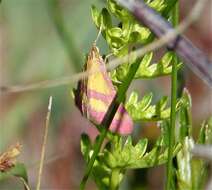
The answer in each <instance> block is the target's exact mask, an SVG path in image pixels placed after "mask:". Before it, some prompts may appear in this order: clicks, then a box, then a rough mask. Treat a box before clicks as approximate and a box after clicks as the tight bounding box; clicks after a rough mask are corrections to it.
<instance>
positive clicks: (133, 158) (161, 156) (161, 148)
mask: <svg viewBox="0 0 212 190" xmlns="http://www.w3.org/2000/svg"><path fill="white" fill-rule="evenodd" d="M97 138H98V137H97ZM163 138H164V136H163V134H162V135H161V138H159V139H158V141H157V142H156V144H155V146H154V147H153V148H152V150H150V151H148V150H147V145H148V140H147V139H141V140H139V142H138V143H137V144H136V145H133V143H132V138H131V137H130V136H129V137H128V138H127V139H126V140H124V137H118V136H115V135H114V136H113V138H112V139H111V141H110V142H109V143H108V144H107V145H106V146H105V148H104V150H103V151H102V152H101V153H99V155H98V156H97V158H96V161H95V163H94V166H93V171H92V177H93V178H94V180H95V181H96V183H97V185H98V186H99V189H108V188H109V185H110V180H111V179H110V178H111V173H112V171H114V170H116V169H118V170H119V171H120V174H119V181H120V182H121V179H122V177H123V176H124V173H125V171H126V170H127V169H138V168H149V167H153V166H157V165H161V164H163V163H165V162H166V161H167V158H168V154H167V153H168V150H167V147H166V145H165V144H164V143H163ZM94 146H95V143H93V144H92V143H91V141H90V139H89V137H88V136H87V135H85V134H84V135H82V138H81V152H82V153H83V156H84V158H85V160H86V161H87V162H88V161H89V159H90V158H91V155H92V153H93V151H94ZM180 148H181V145H180V144H176V145H175V148H174V155H176V154H177V152H178V151H179V150H180ZM174 155H173V156H174Z"/></svg>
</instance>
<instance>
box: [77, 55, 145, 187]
mask: <svg viewBox="0 0 212 190" xmlns="http://www.w3.org/2000/svg"><path fill="white" fill-rule="evenodd" d="M140 63H141V60H140V59H138V60H137V61H136V63H135V64H132V65H131V68H130V72H129V73H128V75H127V76H126V80H125V82H124V83H123V84H122V85H121V86H120V88H119V90H118V93H117V96H116V98H115V99H114V101H113V102H112V103H111V106H110V108H109V109H108V112H107V113H106V117H105V119H104V121H103V123H102V124H101V125H100V126H98V128H102V131H101V133H100V136H99V140H98V141H97V143H96V144H95V147H94V152H93V154H92V156H91V159H90V160H89V162H88V165H87V168H86V170H85V174H84V177H83V179H82V181H81V183H80V190H84V189H85V185H86V182H87V180H88V177H89V175H90V173H91V170H92V168H93V164H94V162H95V160H96V157H97V155H98V153H99V151H100V149H101V146H102V144H103V141H104V139H105V137H106V135H107V130H108V128H109V126H110V124H111V122H112V120H113V117H114V115H115V113H116V111H117V109H118V106H119V105H120V103H121V102H123V101H124V99H125V94H126V92H127V89H128V88H129V86H130V84H131V82H132V80H133V78H134V76H135V74H136V71H137V69H138V67H139V65H140Z"/></svg>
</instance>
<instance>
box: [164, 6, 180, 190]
mask: <svg viewBox="0 0 212 190" xmlns="http://www.w3.org/2000/svg"><path fill="white" fill-rule="evenodd" d="M178 6H179V4H178V3H177V4H176V6H175V8H174V9H173V11H172V24H173V25H174V26H176V25H177V24H178V18H179V16H178V14H179V8H178ZM177 64H178V58H177V56H176V55H175V58H174V61H173V64H172V75H171V115H170V127H169V149H168V163H167V181H166V190H171V189H172V185H173V184H172V182H173V166H172V155H173V149H174V144H175V121H176V102H177Z"/></svg>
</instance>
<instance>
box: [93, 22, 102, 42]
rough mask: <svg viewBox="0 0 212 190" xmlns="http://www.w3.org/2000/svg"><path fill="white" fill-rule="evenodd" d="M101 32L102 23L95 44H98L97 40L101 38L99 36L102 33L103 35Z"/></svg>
mask: <svg viewBox="0 0 212 190" xmlns="http://www.w3.org/2000/svg"><path fill="white" fill-rule="evenodd" d="M101 32H102V24H101V26H100V28H99V32H98V34H97V37H96V40H95V41H94V44H95V45H96V43H97V41H98V39H99V37H100V35H101Z"/></svg>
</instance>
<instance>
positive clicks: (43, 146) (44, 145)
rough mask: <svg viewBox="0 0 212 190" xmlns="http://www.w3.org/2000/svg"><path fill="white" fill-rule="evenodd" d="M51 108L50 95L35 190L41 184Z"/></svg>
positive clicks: (38, 188)
mask: <svg viewBox="0 0 212 190" xmlns="http://www.w3.org/2000/svg"><path fill="white" fill-rule="evenodd" d="M51 109H52V96H50V98H49V104H48V111H47V115H46V123H45V132H44V136H43V144H42V150H41V158H40V164H39V171H38V182H37V187H36V190H40V186H41V178H42V171H43V165H44V159H45V152H46V144H47V137H48V129H49V122H50V116H51Z"/></svg>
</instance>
